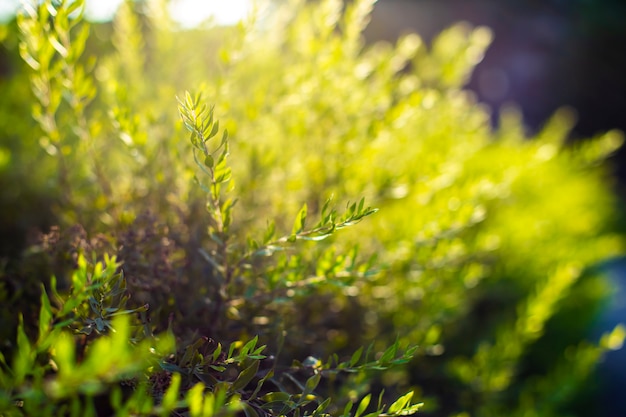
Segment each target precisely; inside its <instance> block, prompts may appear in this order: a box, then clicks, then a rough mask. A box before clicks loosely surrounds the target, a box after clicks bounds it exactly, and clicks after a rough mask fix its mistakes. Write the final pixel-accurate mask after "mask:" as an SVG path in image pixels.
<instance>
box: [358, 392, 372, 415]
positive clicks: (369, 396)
mask: <svg viewBox="0 0 626 417" xmlns="http://www.w3.org/2000/svg"><path fill="white" fill-rule="evenodd" d="M371 399H372V394H367V395H366V396H365V397H363V399H362V400H361V402H360V403H359V406H358V407H357V409H356V413H355V414H354V417H359V416H360V415H361V414H363V413H364V412H365V410H366V409H367V407H368V406H369V405H370V401H371Z"/></svg>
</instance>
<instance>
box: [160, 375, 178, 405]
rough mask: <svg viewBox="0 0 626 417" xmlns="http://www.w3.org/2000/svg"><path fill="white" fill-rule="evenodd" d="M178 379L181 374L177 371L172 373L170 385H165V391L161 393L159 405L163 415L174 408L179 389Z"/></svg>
mask: <svg viewBox="0 0 626 417" xmlns="http://www.w3.org/2000/svg"><path fill="white" fill-rule="evenodd" d="M180 379H181V376H180V374H179V373H174V374H172V380H171V382H170V386H169V387H167V391H165V394H163V399H162V401H161V407H163V410H164V413H163V414H164V415H165V414H166V413H168V412H170V411H172V410H173V409H174V408H176V404H177V402H178V395H179V389H180Z"/></svg>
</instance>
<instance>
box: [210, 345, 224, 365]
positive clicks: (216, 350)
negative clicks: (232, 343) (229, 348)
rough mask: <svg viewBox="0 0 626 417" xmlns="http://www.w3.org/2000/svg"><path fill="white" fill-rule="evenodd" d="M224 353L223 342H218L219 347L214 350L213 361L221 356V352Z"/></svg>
mask: <svg viewBox="0 0 626 417" xmlns="http://www.w3.org/2000/svg"><path fill="white" fill-rule="evenodd" d="M221 353H222V344H221V343H218V344H217V347H216V348H215V350H214V351H213V356H212V358H213V362H216V361H217V359H218V358H219V357H220V354H221Z"/></svg>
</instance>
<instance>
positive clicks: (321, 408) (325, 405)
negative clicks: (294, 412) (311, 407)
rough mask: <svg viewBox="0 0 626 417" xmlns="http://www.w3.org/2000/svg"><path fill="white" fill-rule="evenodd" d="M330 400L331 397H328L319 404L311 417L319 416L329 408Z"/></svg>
mask: <svg viewBox="0 0 626 417" xmlns="http://www.w3.org/2000/svg"><path fill="white" fill-rule="evenodd" d="M330 401H331V399H330V398H326V399H325V400H324V401H323V402H322V403H321V404H320V405H318V406H317V408H316V409H315V411H313V414H312V415H311V417H319V416H320V415H321V414H322V413H323V412H324V411H325V410H326V409H327V408H328V406H329V405H330Z"/></svg>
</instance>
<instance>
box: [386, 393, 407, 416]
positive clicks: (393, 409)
mask: <svg viewBox="0 0 626 417" xmlns="http://www.w3.org/2000/svg"><path fill="white" fill-rule="evenodd" d="M411 398H413V391H410V392H407V393H406V394H404V395H403V396H402V397H400V398H398V399H397V400H396V401H395V402H394V403H393V404H391V405H390V406H389V410H388V411H387V412H388V413H390V414H398V413H399V412H400V411H401V410H404V408H405V407H406V406H407V405H408V404H409V403H410V402H411Z"/></svg>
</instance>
